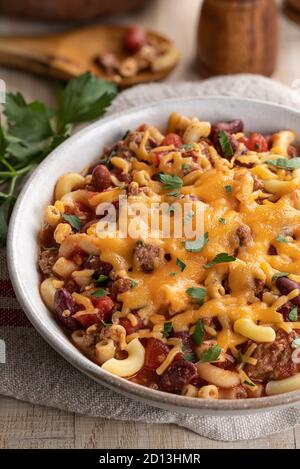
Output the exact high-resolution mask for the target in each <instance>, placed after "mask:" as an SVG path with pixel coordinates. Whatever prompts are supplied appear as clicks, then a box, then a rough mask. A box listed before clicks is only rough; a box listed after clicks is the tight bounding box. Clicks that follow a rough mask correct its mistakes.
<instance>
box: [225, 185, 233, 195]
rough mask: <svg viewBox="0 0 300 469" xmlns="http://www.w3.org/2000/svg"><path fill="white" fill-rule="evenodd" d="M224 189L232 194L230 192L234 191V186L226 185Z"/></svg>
mask: <svg viewBox="0 0 300 469" xmlns="http://www.w3.org/2000/svg"><path fill="white" fill-rule="evenodd" d="M224 189H225V191H226V192H228V194H230V192H232V186H230V185H228V186H225V187H224Z"/></svg>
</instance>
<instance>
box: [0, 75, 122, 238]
mask: <svg viewBox="0 0 300 469" xmlns="http://www.w3.org/2000/svg"><path fill="white" fill-rule="evenodd" d="M116 93H117V90H116V87H115V86H114V85H112V84H110V83H108V82H106V81H105V80H100V79H98V78H96V77H95V76H93V75H92V74H91V73H89V72H87V73H84V74H82V75H80V76H79V77H77V78H74V79H73V80H71V81H70V82H69V83H68V84H67V86H66V87H65V89H64V90H63V91H62V93H61V94H60V98H59V103H58V105H57V108H56V109H55V110H53V109H50V108H48V107H47V106H46V105H45V104H44V103H41V102H39V101H32V102H29V103H28V102H26V100H25V99H24V97H23V96H22V94H21V93H16V94H13V93H7V94H6V103H5V104H4V107H3V112H4V114H5V116H6V120H7V124H6V126H5V127H4V126H0V246H3V245H5V241H6V234H7V226H8V221H9V218H10V214H11V211H12V208H13V205H14V203H15V201H16V199H17V196H18V192H19V189H20V187H21V186H22V182H23V180H24V177H25V176H26V175H27V174H28V173H29V172H30V171H31V170H33V169H34V168H35V167H36V166H37V165H38V164H39V163H40V162H41V161H42V160H43V159H44V158H45V157H46V156H47V155H48V154H49V153H50V152H51V151H52V150H54V149H55V148H56V147H57V146H58V145H59V144H60V143H62V142H63V141H64V140H66V139H67V138H68V137H69V136H70V133H71V130H72V124H77V123H82V122H86V121H89V120H93V119H96V118H98V117H100V116H102V115H103V114H104V112H105V110H106V108H107V107H108V106H109V105H110V103H111V101H112V100H113V99H114V97H115V96H116ZM73 221H74V220H73ZM71 224H72V223H71ZM75 225H76V226H74V224H73V225H72V226H73V227H74V228H75V229H76V230H78V229H79V223H77V221H75Z"/></svg>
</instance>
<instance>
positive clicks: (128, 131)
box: [121, 129, 131, 140]
mask: <svg viewBox="0 0 300 469" xmlns="http://www.w3.org/2000/svg"><path fill="white" fill-rule="evenodd" d="M130 132H131V130H129V129H128V130H126V132H125V134H124V135H123V137H122V138H121V140H125V139H126V138H127V137H128V135H129V134H130Z"/></svg>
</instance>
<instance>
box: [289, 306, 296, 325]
mask: <svg viewBox="0 0 300 469" xmlns="http://www.w3.org/2000/svg"><path fill="white" fill-rule="evenodd" d="M289 320H290V321H292V322H296V321H298V308H297V306H295V308H293V309H291V311H290V312H289Z"/></svg>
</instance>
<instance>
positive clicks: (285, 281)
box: [39, 57, 300, 399]
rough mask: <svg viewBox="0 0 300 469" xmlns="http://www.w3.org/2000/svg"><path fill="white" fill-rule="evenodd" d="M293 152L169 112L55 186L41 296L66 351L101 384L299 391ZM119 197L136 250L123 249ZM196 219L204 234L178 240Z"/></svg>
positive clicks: (299, 215) (278, 139)
mask: <svg viewBox="0 0 300 469" xmlns="http://www.w3.org/2000/svg"><path fill="white" fill-rule="evenodd" d="M161 60H163V61H164V60H166V57H163V58H161V57H159V58H158V59H157V60H156V62H155V63H153V64H152V65H153V67H158V68H159V66H160V61H161ZM203 117H205V116H203ZM222 130H224V134H221V131H222ZM295 139H296V135H295V133H294V132H293V131H292V130H279V131H278V132H277V133H275V134H273V135H271V136H264V135H262V134H259V133H257V132H256V133H245V132H244V131H243V125H242V123H241V122H239V121H238V120H235V121H233V122H230V123H226V122H225V123H211V122H208V121H205V119H202V117H201V119H200V118H196V117H192V116H190V117H188V116H183V115H181V114H180V113H178V112H173V113H172V114H171V115H170V117H169V120H168V123H167V125H166V132H164V130H163V129H157V128H156V127H153V126H149V125H146V124H143V125H141V126H139V127H138V128H137V129H136V130H134V131H131V132H129V133H128V134H126V135H125V136H124V137H123V138H122V140H120V141H119V142H118V143H116V144H114V145H113V146H112V147H111V148H108V149H104V150H103V155H102V157H101V160H100V161H98V164H97V162H95V163H94V164H93V163H91V165H90V166H89V167H87V169H85V170H84V171H83V172H82V174H78V173H76V172H70V173H68V174H65V175H63V176H61V177H60V178H59V180H58V182H57V184H56V186H55V189H54V200H53V201H52V203H51V205H49V206H48V207H46V209H45V211H44V226H43V229H42V233H41V237H40V239H41V243H40V244H41V249H40V257H39V266H40V270H41V273H42V281H41V285H40V292H41V296H42V299H43V301H44V302H45V304H46V306H47V307H48V308H49V310H51V311H52V312H53V313H55V317H56V319H57V320H58V321H61V323H62V326H63V327H64V328H65V329H66V331H67V329H69V334H70V336H71V339H72V342H73V343H74V344H75V345H76V346H77V347H78V348H79V349H80V350H81V351H82V352H83V353H84V354H85V355H86V356H87V357H89V358H90V359H91V360H93V361H94V363H97V364H98V365H99V366H101V367H102V368H103V370H106V371H108V372H110V373H112V374H115V375H117V376H120V377H124V378H127V379H130V380H132V381H134V382H136V383H139V384H143V385H145V386H148V387H151V388H153V389H159V390H161V391H166V392H171V393H177V394H180V395H182V396H184V398H201V399H240V398H257V397H260V396H263V395H273V394H278V393H281V392H289V391H292V390H298V389H300V378H299V375H300V364H299V363H298V361H300V360H299V359H298V358H299V350H300V347H298V345H297V344H298V343H299V342H298V341H297V339H299V335H298V334H300V332H299V331H300V325H299V324H300V321H299V317H298V310H295V308H294V306H297V301H298V297H299V291H300V275H299V266H300V189H299V178H300V168H297V167H295V168H294V166H297V164H295V163H294V162H293V164H292V165H291V168H290V167H289V166H288V162H289V160H290V159H291V158H296V157H299V156H300V151H299V149H298V147H297V143H295ZM282 159H284V164H283V163H282ZM270 160H271V161H272V163H270ZM278 160H279V161H278ZM295 161H296V162H297V160H295ZM99 166H100V167H99ZM96 167H98V168H97V169H98V171H95V172H94V168H96ZM83 174H84V176H83ZM96 174H97V175H98V176H97V177H96ZM127 196H128V197H127ZM120 197H122V198H123V200H124V198H125V197H127V204H128V206H129V209H128V219H127V222H128V221H130V222H133V223H135V227H137V225H138V226H139V228H140V229H141V230H140V233H139V236H138V237H137V238H135V237H134V236H133V235H132V232H131V231H130V230H128V232H126V233H125V235H124V236H123V234H124V233H123V232H122V227H121V223H120V221H121V216H120V215H121V213H122V210H121V208H122V205H121V200H122V199H120ZM102 204H104V205H102ZM186 204H189V212H188V213H187V212H186V210H185V206H186ZM135 205H137V206H138V208H137V209H136V206H135ZM103 207H105V208H103ZM107 207H109V208H110V209H113V210H112V213H114V214H115V217H116V220H115V222H114V224H113V228H112V230H111V233H110V236H109V237H107V236H106V232H105V231H106V228H107V224H108V222H107V218H106V214H107V210H108V209H107ZM141 207H143V209H142V208H141ZM144 208H146V209H147V210H149V211H148V212H146V218H143V216H142V215H143V213H144V212H143V210H144ZM156 213H158V214H159V216H158V222H157V223H156V225H155V226H154V227H153V225H151V227H150V222H151V223H152V221H153V219H154V215H155V214H156ZM166 214H168V215H169V216H168V217H165V216H166ZM178 214H181V216H182V220H181V219H180V220H179V221H178V218H177V216H178ZM166 218H168V220H169V221H170V220H171V221H170V226H169V231H167V230H166V231H165V228H166V226H165V221H166ZM200 218H201V223H202V225H201V233H196V234H195V233H194V235H193V236H194V238H193V237H191V238H190V237H189V236H188V235H187V234H186V232H185V231H184V232H183V233H182V232H180V233H181V234H180V236H177V233H178V232H179V231H180V230H179V229H180V228H181V227H183V228H184V227H185V225H189V224H190V227H189V228H190V230H192V229H194V228H195V227H196V225H197V223H196V222H198V221H199V220H200ZM148 228H151V229H150V230H149V231H148ZM162 234H163V236H162ZM57 290H59V293H60V294H59V295H58V294H56V292H57ZM297 347H298V348H297Z"/></svg>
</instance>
